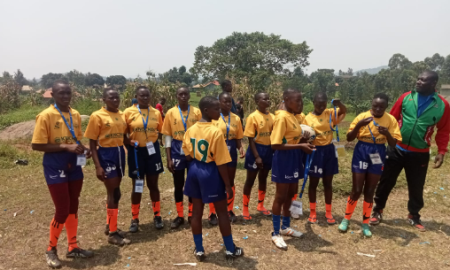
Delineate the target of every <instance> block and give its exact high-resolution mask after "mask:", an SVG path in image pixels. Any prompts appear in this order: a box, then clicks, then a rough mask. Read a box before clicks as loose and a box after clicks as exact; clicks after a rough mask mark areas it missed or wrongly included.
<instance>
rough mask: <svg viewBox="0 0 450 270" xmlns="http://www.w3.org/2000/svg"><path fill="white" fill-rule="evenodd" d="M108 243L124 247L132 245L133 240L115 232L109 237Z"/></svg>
mask: <svg viewBox="0 0 450 270" xmlns="http://www.w3.org/2000/svg"><path fill="white" fill-rule="evenodd" d="M108 243H110V244H111V245H116V246H119V247H123V246H124V245H128V244H130V243H131V240H130V239H127V238H125V237H123V236H121V235H120V234H119V232H113V233H110V234H109V235H108Z"/></svg>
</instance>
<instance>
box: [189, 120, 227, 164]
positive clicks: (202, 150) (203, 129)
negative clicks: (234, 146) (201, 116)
mask: <svg viewBox="0 0 450 270" xmlns="http://www.w3.org/2000/svg"><path fill="white" fill-rule="evenodd" d="M183 152H184V153H185V155H187V156H191V157H192V158H193V159H196V160H198V161H201V162H206V163H210V162H215V163H216V165H217V166H220V165H223V164H226V163H229V162H231V157H230V153H228V148H227V144H226V143H225V140H224V139H223V134H222V131H221V130H220V129H218V128H217V127H216V126H215V125H214V124H213V123H211V122H197V123H196V124H195V125H193V126H192V127H191V128H189V129H188V130H187V131H186V133H185V134H184V139H183Z"/></svg>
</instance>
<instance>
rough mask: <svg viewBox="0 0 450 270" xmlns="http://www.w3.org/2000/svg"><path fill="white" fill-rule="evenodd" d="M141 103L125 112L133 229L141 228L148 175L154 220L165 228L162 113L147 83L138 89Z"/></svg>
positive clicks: (137, 96)
mask: <svg viewBox="0 0 450 270" xmlns="http://www.w3.org/2000/svg"><path fill="white" fill-rule="evenodd" d="M136 98H137V100H138V105H137V106H136V107H134V106H132V107H129V108H127V109H126V110H125V111H124V116H125V122H126V123H127V132H128V134H129V138H130V144H129V145H127V152H128V176H129V177H130V178H131V179H132V181H133V191H132V192H131V213H132V215H133V219H132V220H131V225H130V229H129V231H130V232H131V233H135V232H137V231H138V229H139V209H140V205H141V197H142V192H143V187H144V177H145V178H146V179H145V180H147V187H148V189H149V191H150V199H151V200H152V208H153V214H154V218H153V222H154V225H155V228H156V229H162V228H164V223H163V221H162V218H161V204H160V193H159V188H158V177H159V174H160V173H162V172H163V171H164V168H163V165H162V160H161V152H160V149H159V142H158V138H159V139H161V136H162V135H161V134H160V132H161V129H162V125H163V122H162V117H161V113H160V112H159V111H158V110H157V109H155V108H153V107H151V106H150V105H149V104H150V90H149V89H148V88H147V87H145V86H138V87H137V88H136Z"/></svg>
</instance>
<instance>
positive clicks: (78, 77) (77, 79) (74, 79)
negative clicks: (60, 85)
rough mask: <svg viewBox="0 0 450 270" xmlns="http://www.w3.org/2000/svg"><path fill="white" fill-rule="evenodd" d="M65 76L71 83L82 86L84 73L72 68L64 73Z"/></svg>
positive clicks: (84, 77)
mask: <svg viewBox="0 0 450 270" xmlns="http://www.w3.org/2000/svg"><path fill="white" fill-rule="evenodd" d="M65 77H66V78H67V79H68V80H69V82H71V83H73V84H74V85H76V86H84V85H85V79H86V75H84V74H83V73H82V72H79V71H78V70H76V69H74V70H71V71H69V72H67V73H66V74H65Z"/></svg>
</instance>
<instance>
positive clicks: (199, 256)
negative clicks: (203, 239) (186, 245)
mask: <svg viewBox="0 0 450 270" xmlns="http://www.w3.org/2000/svg"><path fill="white" fill-rule="evenodd" d="M194 256H195V258H196V259H197V261H199V262H203V261H204V260H205V259H206V255H205V252H203V251H197V250H196V249H194Z"/></svg>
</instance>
